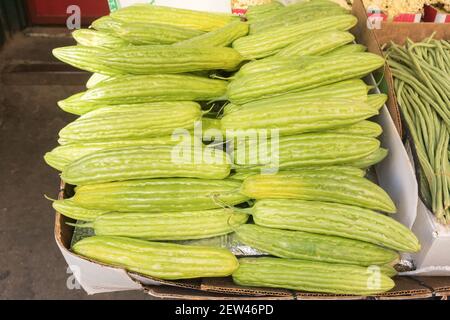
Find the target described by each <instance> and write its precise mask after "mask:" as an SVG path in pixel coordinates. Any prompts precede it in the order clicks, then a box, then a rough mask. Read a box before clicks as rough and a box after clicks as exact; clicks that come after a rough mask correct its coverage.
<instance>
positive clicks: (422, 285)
mask: <svg viewBox="0 0 450 320" xmlns="http://www.w3.org/2000/svg"><path fill="white" fill-rule="evenodd" d="M362 9H363V12H362V14H363V15H364V16H365V17H366V18H365V20H362V21H363V23H365V22H366V20H367V16H366V13H365V10H364V8H363V7H362ZM358 13H359V14H360V15H361V12H358ZM364 27H365V25H364ZM362 33H363V34H366V33H365V32H362ZM372 36H373V35H372V34H371V33H370V34H369V35H366V37H372ZM369 40H370V46H369V49H372V50H378V52H379V50H380V49H379V47H377V42H376V40H374V39H372V38H369ZM370 47H372V48H370ZM380 53H381V52H380ZM371 81H372V84H373V83H374V80H373V79H371ZM391 102H392V101H391ZM395 107H396V104H395V103H394V104H391V105H390V107H389V109H388V108H386V107H384V108H383V109H382V112H381V114H380V116H378V117H377V120H378V122H379V123H380V124H381V125H382V126H383V129H384V133H383V136H382V138H381V140H382V145H383V147H385V148H388V149H390V151H391V152H390V155H389V157H388V158H387V159H386V160H385V161H383V162H382V163H381V164H379V165H378V166H377V168H376V169H377V175H378V180H379V183H380V185H381V186H382V187H383V188H385V190H386V191H387V192H388V193H389V194H390V196H391V197H392V199H393V200H394V202H395V204H396V205H397V207H398V209H399V210H398V214H397V215H396V216H395V217H396V218H397V219H398V220H399V221H401V222H402V223H404V224H405V225H407V226H409V227H411V226H413V225H414V223H415V222H416V221H418V220H417V219H418V212H417V203H418V198H417V183H416V179H415V176H414V169H413V165H412V163H411V162H410V160H409V157H408V154H407V152H406V150H405V148H404V146H403V143H402V140H401V139H400V136H399V135H398V131H400V132H401V122H400V117H399V114H398V109H396V108H395ZM391 115H394V118H393V117H391ZM396 116H398V119H397V118H396ZM72 193H73V189H72V188H71V187H70V186H66V185H64V184H62V185H61V190H60V195H59V197H60V198H66V197H70V196H71V195H72ZM66 222H73V221H72V220H71V219H68V218H66V217H64V216H62V215H60V214H59V213H57V214H56V219H55V239H56V242H57V245H58V247H59V249H60V250H61V252H62V254H63V256H64V258H65V259H66V261H67V263H68V265H69V267H70V268H71V270H72V271H73V273H74V276H75V278H76V279H77V281H78V282H79V283H80V284H81V286H82V287H83V288H84V290H85V291H86V292H87V293H88V294H95V293H100V292H112V291H121V290H144V291H145V292H147V293H148V294H151V295H153V296H156V297H162V298H174V299H176V298H183V299H197V300H199V299H267V300H292V299H301V300H308V299H319V300H342V299H388V300H395V299H420V298H431V297H439V296H442V297H446V296H447V295H449V294H450V277H416V276H415V275H413V274H412V275H407V276H399V277H396V278H395V282H396V287H395V288H394V289H393V290H391V291H390V292H388V293H385V294H381V295H377V296H374V297H361V296H344V295H329V294H315V293H305V292H296V291H292V290H284V289H270V288H248V287H240V286H236V285H235V284H233V282H232V281H231V279H230V278H205V279H193V280H182V281H167V280H160V279H155V278H152V277H148V276H143V275H140V274H136V273H132V272H127V271H125V270H123V269H121V268H116V267H111V266H107V265H104V264H101V263H97V262H93V261H90V260H89V259H86V258H83V257H81V256H78V255H76V254H74V253H73V252H71V251H70V243H71V239H72V235H73V227H71V226H69V225H67V224H66Z"/></svg>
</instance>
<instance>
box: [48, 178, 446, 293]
mask: <svg viewBox="0 0 450 320" xmlns="http://www.w3.org/2000/svg"><path fill="white" fill-rule="evenodd" d="M71 193H72V191H71V190H70V188H69V190H67V189H66V186H65V184H64V183H61V186H60V192H59V196H58V199H63V198H67V197H68V196H70V195H71ZM69 221H72V220H71V219H68V218H66V217H64V216H62V215H61V214H59V213H56V216H55V240H56V241H57V242H58V244H59V245H61V246H62V247H63V248H65V249H67V250H70V240H71V237H72V234H73V227H71V226H68V225H67V224H66V222H69ZM77 257H79V258H80V259H84V260H86V261H90V262H94V261H92V260H89V259H86V258H84V257H81V256H77ZM94 263H97V264H99V265H103V266H106V267H111V266H109V265H106V264H102V263H98V262H94ZM117 269H119V270H123V269H121V268H117ZM128 275H129V276H130V278H131V279H132V280H133V281H136V282H137V283H139V284H140V285H141V286H142V288H143V290H144V292H146V293H148V294H150V295H152V296H154V297H158V298H166V299H192V300H236V299H239V300H360V299H372V300H396V299H423V298H430V297H433V296H441V297H446V296H447V295H449V294H450V277H447V278H443V277H425V278H421V277H417V278H416V277H414V278H413V277H397V278H396V279H395V281H396V287H395V288H394V289H393V290H391V291H390V292H387V293H385V294H381V295H376V296H373V297H363V296H347V295H330V294H315V293H305V292H296V291H292V290H283V289H270V288H250V287H249V288H245V287H240V286H237V285H235V284H234V283H233V282H232V280H231V279H230V278H229V277H228V278H205V279H194V280H184V281H167V280H161V279H155V278H152V277H148V276H144V275H140V274H136V273H131V272H128ZM140 279H141V280H146V281H140ZM417 279H419V280H417ZM422 279H425V280H422ZM430 279H432V280H430ZM442 279H445V280H446V281H444V282H445V283H442V281H441V280H442ZM426 280H428V281H430V283H431V285H429V284H427V282H426ZM145 282H150V283H155V284H157V285H148V284H146V283H145Z"/></svg>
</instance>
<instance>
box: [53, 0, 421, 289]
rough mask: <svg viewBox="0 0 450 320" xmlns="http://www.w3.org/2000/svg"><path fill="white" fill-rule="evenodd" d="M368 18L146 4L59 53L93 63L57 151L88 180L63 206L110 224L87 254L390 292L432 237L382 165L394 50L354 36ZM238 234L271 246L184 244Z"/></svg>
mask: <svg viewBox="0 0 450 320" xmlns="http://www.w3.org/2000/svg"><path fill="white" fill-rule="evenodd" d="M356 23H357V19H356V18H355V17H354V16H352V15H351V14H350V12H349V10H347V9H345V8H343V7H341V6H339V5H338V4H336V3H335V2H331V1H328V0H311V1H305V2H299V3H295V4H293V5H291V6H284V5H282V4H280V3H276V2H275V3H271V4H266V5H263V6H261V7H254V8H253V7H252V8H250V10H249V12H248V15H247V20H246V19H240V18H238V17H235V16H232V15H224V14H214V13H207V12H197V11H190V10H182V9H173V8H167V7H160V6H153V5H135V6H130V7H127V8H123V9H119V10H117V11H115V12H114V13H111V14H110V15H109V16H107V17H102V18H100V19H98V20H96V21H94V23H93V24H92V26H91V28H89V29H87V30H79V31H76V32H75V33H74V38H75V39H76V41H77V42H78V45H76V46H70V47H65V48H57V49H55V50H54V51H53V53H54V55H55V56H56V57H57V58H58V59H60V60H61V61H64V62H66V63H69V64H71V65H72V66H75V67H77V68H80V69H82V70H85V71H89V72H92V73H93V75H92V77H91V78H90V79H89V81H88V83H87V85H86V87H87V90H86V91H84V92H80V93H77V94H75V95H73V96H71V97H68V98H67V99H65V100H62V101H60V102H59V103H58V105H59V107H60V108H61V109H63V110H64V111H67V112H69V113H72V114H75V115H79V118H77V119H76V120H75V121H73V122H72V123H70V124H68V125H67V126H66V127H64V128H63V129H61V131H60V133H59V140H58V142H59V144H60V145H59V146H57V147H56V148H55V149H54V150H52V151H50V152H48V153H47V154H46V155H45V161H46V162H47V163H48V164H49V165H50V166H52V167H54V168H55V169H57V170H59V171H61V178H62V180H63V181H64V182H65V183H67V184H72V185H74V186H75V188H74V195H73V197H71V198H68V199H59V200H56V201H54V202H53V207H54V208H55V210H57V212H59V213H61V214H63V215H65V216H67V217H68V218H71V219H74V220H79V221H78V222H77V223H76V224H75V226H76V227H77V228H80V229H82V228H92V230H93V232H94V233H95V236H90V237H86V238H84V239H82V240H79V241H77V242H75V243H74V244H73V246H72V250H73V252H74V253H76V254H78V255H80V256H83V257H85V258H87V259H90V260H92V261H97V262H99V263H104V264H107V265H111V266H116V267H121V268H124V269H126V270H128V271H131V272H136V273H139V274H142V275H145V276H150V277H154V278H157V279H167V280H176V279H189V278H202V277H226V276H230V275H231V276H232V279H233V280H234V282H235V283H236V284H238V285H242V286H256V287H272V288H285V289H292V290H302V291H309V292H319V293H334V294H352V295H372V294H379V293H383V292H386V291H388V290H390V289H392V288H393V286H394V282H393V280H391V279H390V278H391V277H393V276H395V274H396V271H395V269H394V268H393V266H394V265H395V264H396V263H397V261H398V259H399V253H402V252H417V251H418V250H419V249H420V244H419V242H418V240H417V238H416V237H415V236H414V234H413V233H412V232H411V231H410V230H409V229H408V228H406V227H404V226H403V225H401V224H400V223H398V222H397V221H395V220H394V219H392V218H391V217H389V216H388V215H387V214H394V213H395V212H396V206H395V204H394V202H393V201H392V199H391V198H390V196H389V195H388V194H387V193H386V192H385V191H384V190H383V189H382V188H381V187H379V186H378V185H377V184H376V183H374V182H372V181H370V180H369V178H367V177H366V172H367V170H368V169H369V168H370V167H371V166H372V165H375V164H377V163H379V162H380V161H382V160H383V159H384V158H385V157H386V156H387V154H388V150H386V149H384V148H382V147H381V143H380V141H379V140H378V139H377V138H378V137H379V136H380V135H381V134H382V132H383V129H382V127H381V126H380V125H378V124H377V123H376V122H374V120H373V119H371V118H372V117H373V116H376V115H378V114H379V112H380V109H381V108H382V106H383V105H384V103H385V102H386V99H387V97H386V95H382V94H369V91H370V90H371V89H372V87H370V86H368V85H366V84H365V83H364V81H363V80H361V79H362V78H363V77H365V76H366V75H369V74H370V73H371V72H373V71H374V70H376V69H378V68H380V67H382V66H383V65H384V59H383V58H381V57H379V56H377V55H374V54H371V53H366V52H364V51H365V47H364V46H361V45H357V44H354V43H353V41H354V37H353V35H352V34H351V33H349V32H348V30H349V29H351V28H352V27H353V26H355V24H356ZM147 30H148V32H147ZM256 59H258V60H256ZM199 124H201V125H202V126H203V130H204V131H203V132H202V133H200V134H199V135H198V134H197V128H198V126H199ZM248 130H249V131H250V132H253V133H256V134H257V135H256V139H255V138H254V137H253V136H252V135H250V136H247V134H246V133H245V132H246V131H248ZM205 131H207V132H205ZM273 132H276V134H275V135H273V134H272V133H273ZM262 133H264V134H263V135H261V136H260V135H259V134H262ZM219 135H223V136H221V137H220V138H221V139H218V138H219ZM208 143H210V144H208ZM264 148H266V149H264ZM261 150H268V152H266V153H262V152H261ZM274 159H276V160H277V161H273V160H274ZM266 170H268V171H271V170H272V171H274V172H270V173H267V172H265V171H266ZM71 224H72V223H71ZM231 233H234V234H235V235H236V236H237V237H238V238H239V240H240V241H241V242H242V243H243V244H244V245H247V246H250V247H252V248H255V249H258V250H260V251H262V252H263V254H265V255H268V256H272V257H259V258H251V259H250V258H242V259H239V261H238V259H237V257H235V256H234V255H233V254H232V253H231V252H230V251H229V250H228V249H229V248H218V247H213V246H197V245H191V244H189V245H186V244H183V243H182V241H183V240H195V239H208V238H211V237H217V236H221V235H226V234H231ZM153 241H154V242H153ZM174 241H177V243H174ZM180 241H181V243H180ZM373 279H376V281H373Z"/></svg>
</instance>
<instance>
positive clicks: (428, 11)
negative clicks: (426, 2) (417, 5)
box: [424, 6, 450, 23]
mask: <svg viewBox="0 0 450 320" xmlns="http://www.w3.org/2000/svg"><path fill="white" fill-rule="evenodd" d="M424 21H425V22H434V23H450V14H449V13H446V12H442V11H439V10H438V9H436V8H435V7H433V6H425V17H424Z"/></svg>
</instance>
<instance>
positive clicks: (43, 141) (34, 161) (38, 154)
mask: <svg viewBox="0 0 450 320" xmlns="http://www.w3.org/2000/svg"><path fill="white" fill-rule="evenodd" d="M70 43H71V39H70V38H68V37H64V36H61V35H59V34H56V35H55V34H54V35H53V36H51V37H48V36H47V35H45V36H36V35H34V36H32V37H30V36H26V35H24V34H19V35H16V36H15V37H14V38H13V39H11V40H10V41H9V42H8V43H7V44H6V45H5V46H4V48H3V49H2V51H1V52H0V70H2V69H3V67H5V66H8V65H11V64H18V65H23V64H25V65H29V64H31V65H33V64H38V65H39V64H44V65H45V64H46V63H48V62H52V63H53V62H55V61H54V60H53V58H52V56H51V53H50V52H51V48H53V47H56V46H61V45H66V44H70ZM1 76H2V79H3V81H2V82H0V84H1V85H0V299H151V297H150V296H148V295H146V294H144V293H142V292H136V291H134V292H119V293H111V294H99V295H94V296H88V295H86V293H85V292H84V291H83V290H82V289H80V290H69V289H68V288H67V286H66V281H67V279H68V277H69V276H70V274H68V273H67V266H66V263H65V261H64V259H63V257H62V255H61V253H60V252H59V250H58V248H57V246H56V243H55V240H54V236H53V226H54V212H53V210H52V208H51V205H50V202H49V201H48V200H46V199H45V198H44V194H46V195H48V196H49V197H52V198H55V197H56V196H57V192H58V187H59V177H58V173H57V172H56V171H55V170H52V169H51V168H49V167H48V166H47V165H46V164H45V162H44V161H43V155H44V153H45V152H46V151H48V150H51V149H52V148H53V147H54V146H55V145H56V139H57V134H58V131H59V130H60V129H61V128H62V127H64V126H65V124H67V123H68V122H69V121H71V120H72V119H73V118H74V117H72V116H71V115H68V114H65V113H64V112H62V111H61V110H60V109H59V108H58V107H57V105H56V102H57V101H58V100H60V99H63V98H65V97H67V96H69V95H71V94H73V93H76V92H79V91H82V90H84V88H83V83H82V82H80V81H79V80H80V79H85V78H86V77H87V74H86V75H84V74H81V75H80V74H78V75H76V74H71V73H70V72H69V73H67V75H66V76H65V77H64V79H66V80H67V81H62V80H61V79H60V78H57V77H56V78H54V77H53V75H52V73H51V72H50V73H48V72H40V71H36V70H34V71H33V72H28V73H27V72H16V73H14V74H1ZM77 82H80V83H79V84H78V85H75V84H76V83H77ZM65 83H68V84H65Z"/></svg>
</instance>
